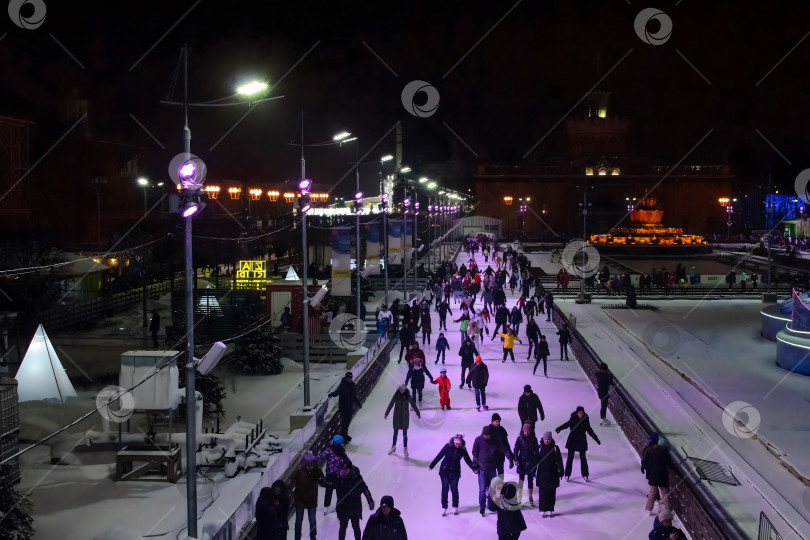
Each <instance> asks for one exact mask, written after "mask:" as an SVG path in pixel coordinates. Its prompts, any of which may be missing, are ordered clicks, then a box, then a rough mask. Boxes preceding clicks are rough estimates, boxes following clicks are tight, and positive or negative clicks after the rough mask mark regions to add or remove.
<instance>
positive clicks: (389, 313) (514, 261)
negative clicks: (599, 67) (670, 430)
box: [256, 237, 685, 540]
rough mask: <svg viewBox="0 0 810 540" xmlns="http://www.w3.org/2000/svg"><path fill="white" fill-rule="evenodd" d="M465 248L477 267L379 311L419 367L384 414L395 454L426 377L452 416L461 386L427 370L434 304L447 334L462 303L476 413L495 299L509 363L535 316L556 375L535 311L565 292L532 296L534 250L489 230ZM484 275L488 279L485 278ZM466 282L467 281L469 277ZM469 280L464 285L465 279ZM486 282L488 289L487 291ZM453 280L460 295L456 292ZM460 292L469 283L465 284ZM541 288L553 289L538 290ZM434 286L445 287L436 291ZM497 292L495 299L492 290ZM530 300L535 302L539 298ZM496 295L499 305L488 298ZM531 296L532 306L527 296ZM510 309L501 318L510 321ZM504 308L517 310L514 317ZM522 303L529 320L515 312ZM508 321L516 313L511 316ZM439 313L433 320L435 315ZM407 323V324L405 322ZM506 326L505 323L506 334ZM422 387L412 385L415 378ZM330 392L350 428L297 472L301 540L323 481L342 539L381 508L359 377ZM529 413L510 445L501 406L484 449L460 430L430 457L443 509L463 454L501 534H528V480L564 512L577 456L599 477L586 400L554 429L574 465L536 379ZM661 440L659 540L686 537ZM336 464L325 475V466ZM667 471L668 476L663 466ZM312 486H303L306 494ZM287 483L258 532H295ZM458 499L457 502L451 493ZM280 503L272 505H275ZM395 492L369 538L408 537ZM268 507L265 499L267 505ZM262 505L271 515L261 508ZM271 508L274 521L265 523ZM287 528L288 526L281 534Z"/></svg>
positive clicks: (652, 474)
mask: <svg viewBox="0 0 810 540" xmlns="http://www.w3.org/2000/svg"><path fill="white" fill-rule="evenodd" d="M464 249H465V251H466V252H467V254H468V255H469V256H470V259H469V260H468V263H469V264H468V265H461V267H456V265H455V264H453V263H446V264H445V265H442V267H441V268H440V270H439V272H437V274H436V276H435V277H434V278H433V281H432V282H431V283H429V284H428V287H427V288H426V290H425V293H424V294H423V296H422V298H421V300H419V301H417V300H414V301H413V302H411V303H404V304H403V305H402V306H400V305H398V304H399V301H395V302H394V304H392V306H391V308H390V309H389V308H387V307H386V306H383V307H382V308H381V309H380V310H379V311H378V315H377V318H378V323H382V324H381V325H380V324H378V326H383V327H384V328H383V330H384V331H389V330H399V332H400V342H401V347H400V352H399V359H398V363H401V362H402V358H403V353H405V355H404V356H405V360H406V363H407V372H406V373H405V378H404V383H403V384H400V385H399V387H398V388H397V389H396V391H395V392H394V394H393V396H392V398H391V400H390V402H389V405H388V407H387V408H386V410H385V412H384V415H383V416H384V419H386V420H387V419H388V417H389V415H392V416H393V440H392V446H391V449H390V450H389V451H388V454H389V455H390V454H393V453H394V452H396V448H397V442H398V435H399V432H400V431H402V445H403V454H404V457H405V458H406V459H408V458H409V454H408V428H409V425H410V415H411V413H413V414H415V415H416V416H417V417H421V412H420V407H421V405H422V400H423V392H424V388H425V383H426V382H427V381H430V382H431V383H432V384H434V385H437V386H438V391H439V396H440V405H441V408H442V410H444V411H450V410H451V405H450V390H451V389H452V387H453V384H452V383H451V382H450V379H449V377H448V375H447V370H446V368H445V367H442V368H441V370H440V372H439V376H438V377H435V378H434V376H433V375H432V374H431V373H430V371H429V369H428V366H427V359H426V356H425V350H426V349H429V348H430V345H431V338H430V334H431V323H430V310H431V307H433V308H434V309H435V311H437V312H438V314H439V318H440V330H441V329H442V328H443V329H444V330H445V331H447V325H446V317H447V315H448V314H449V315H453V314H452V309H451V307H450V306H451V304H450V302H451V299H452V302H453V305H455V306H456V309H457V310H459V313H460V317H459V318H458V319H455V320H454V322H455V323H458V324H459V330H458V331H459V332H460V333H461V337H462V339H461V341H462V344H461V347H460V349H459V351H458V355H459V357H460V359H461V377H460V384H459V388H463V387H464V385H465V384H466V386H467V388H468V389H473V390H474V396H475V402H476V409H477V411H479V412H480V411H481V408H482V407H483V409H484V410H488V409H489V407H488V406H487V403H486V388H487V386H488V385H489V368H488V366H487V364H486V362H484V360H483V358H482V357H481V354H480V353H479V347H480V346H481V344H482V341H483V339H484V332H486V334H487V335H489V333H490V332H489V324H490V323H491V318H490V316H489V315H490V314H491V311H490V310H489V309H488V308H489V306H488V304H491V307H492V310H494V312H495V324H496V327H495V329H494V330H493V332H492V337H491V338H490V341H492V340H494V339H496V338H500V339H501V340H502V342H503V350H504V354H503V359H502V362H506V360H507V358H510V359H512V360H513V362H514V351H513V348H514V341H518V342H520V343H522V341H521V340H520V338H518V337H517V336H518V332H519V328H520V326H519V325H520V324H521V323H522V322H523V318H522V315H526V317H527V319H528V322H527V326H526V338H527V341H528V343H527V345H528V354H527V358H531V357H532V350H533V351H534V352H535V356H534V358H535V359H536V362H535V365H534V370H533V373H535V374H536V371H537V367H538V366H539V363H540V362H541V361H542V362H543V364H544V374H545V375H546V376H547V358H548V356H549V348H548V343H547V341H546V336H544V335H542V334H541V333H540V331H539V328H538V326H537V323H536V321H535V320H534V315H535V314H545V313H546V312H547V313H548V317H549V318H548V319H547V320H550V315H551V309H552V307H553V295H552V294H551V292H550V291H543V290H542V285H541V284H539V283H538V284H537V285H538V286H537V287H536V290H535V295H530V292H531V290H530V289H531V286H532V280H531V274H530V273H529V272H528V271H525V272H524V270H528V266H529V264H528V261H526V260H525V256H523V261H522V262H521V255H520V254H518V253H517V252H516V251H514V250H513V249H512V248H511V247H509V248H508V249H507V250H506V251H505V252H503V254H502V255H503V257H501V256H499V255H498V253H499V252H498V248H497V244H494V243H493V244H489V243H488V242H487V239H486V237H483V238H481V237H478V238H468V239H467V240H466V241H465V244H464ZM479 251H481V252H482V253H484V254H485V257H486V259H489V258H492V259H493V262H495V263H496V265H497V267H498V269H497V270H493V269H492V268H491V266H490V265H488V266H487V268H486V270H485V271H484V272H480V271H479V269H478V266H477V264H476V262H475V255H476V254H477V252H479ZM510 267H511V269H512V274H511V276H515V274H518V275H520V276H521V277H520V278H518V279H517V280H516V283H515V286H512V285H511V283H510V281H511V279H512V278H511V277H507V276H508V272H507V268H510ZM482 274H483V277H482ZM465 280H466V282H465ZM454 283H458V285H454ZM507 283H509V284H510V288H512V289H514V288H516V287H517V286H518V285H519V286H520V289H521V291H520V292H521V297H520V299H519V304H520V306H518V305H516V306H515V307H513V309H512V310H511V311H509V310H507V308H506V305H505V304H506V298H505V292H504V288H505V285H506V284H507ZM476 285H478V287H476ZM481 285H483V286H484V294H482V295H481V296H482V302H483V304H484V305H483V307H482V308H481V309H479V310H478V311H476V310H475V308H474V305H475V302H476V300H477V296H478V295H479V293H480V292H481V290H480V286H481ZM448 286H449V292H448ZM458 287H460V289H459V288H458ZM537 289H540V291H541V295H540V296H539V297H537ZM429 292H431V293H433V294H429ZM487 293H489V294H487ZM527 298H529V299H530V300H527ZM487 300H489V302H487ZM520 300H522V301H523V302H520ZM499 310H500V316H499ZM504 310H506V311H505V312H504ZM516 310H517V312H518V315H520V317H518V316H513V315H512V314H513V313H514V312H515V311H516ZM504 317H506V318H504ZM425 319H427V321H425ZM400 327H401V328H400ZM419 330H421V332H422V344H423V345H425V344H426V345H427V346H426V348H425V349H422V348H420V346H419V342H418V341H417V332H418V331H419ZM497 330H503V332H498V331H497ZM557 334H558V336H559V343H560V360H568V344H569V343H570V341H571V335H570V330H569V329H568V328H567V326H566V325H563V326H562V328H560V330H559V331H557ZM435 345H436V346H435V350H436V353H437V354H436V359H435V362H434V365H435V364H438V363H439V361H440V360H441V362H442V365H443V366H444V364H445V354H446V351H447V350H448V349H449V342H448V340H447V339H446V337H445V336H444V333H443V332H440V333H439V336H438V339H437V340H436V344H435ZM611 382H612V375H611V374H610V371H609V369H608V367H607V364H604V363H603V364H602V365H601V366H600V368H599V370H598V371H597V394H598V396H599V399H600V401H601V409H600V417H601V422H600V424H601V425H603V426H606V425H610V422H609V421H608V420H607V418H606V412H607V401H608V396H609V392H610V385H611ZM409 383H410V390H409V388H408V384H409ZM329 396H330V397H337V398H338V411H339V414H340V417H341V428H340V434H339V435H335V436H334V437H333V439H332V441H331V443H330V444H329V445H328V447H327V448H326V449H325V450H324V451H323V452H322V453H321V454H319V455H317V456H316V455H313V454H312V453H308V454H307V455H305V456H304V458H303V460H302V462H301V464H300V466H299V468H298V469H297V470H296V472H295V474H294V476H293V482H294V483H295V485H296V489H295V495H294V503H295V509H296V519H295V540H300V538H301V537H302V534H303V532H304V531H303V517H304V513H305V510H306V513H307V514H308V520H309V536H310V539H311V540H315V538H316V535H317V527H316V520H315V511H316V508H317V494H318V486H324V487H326V495H325V498H324V507H325V510H324V513H327V512H329V511H330V508H331V507H330V505H331V500H332V495H333V492H337V502H336V506H335V512H336V514H337V518H338V521H339V524H340V528H339V540H344V539H345V535H346V532H347V530H348V526H349V525H351V526H352V529H353V532H354V535H355V540H360V539H361V532H360V526H359V521H360V519H362V500H361V497H365V498H366V500H367V505H368V507H369V510H371V511H373V510H374V508H375V503H374V499H373V498H372V495H371V493H370V491H369V489H368V486H367V485H366V484H365V482H364V480H363V477H362V475H361V474H360V470H359V469H358V468H357V467H356V466H354V465H353V464H352V461H351V458H350V457H349V455H348V453H347V452H346V449H345V447H344V444H345V443H348V442H350V441H351V436H349V434H348V430H349V426H350V423H351V419H352V416H353V415H354V409H355V407H354V406H355V405H357V407H358V408H359V407H360V406H361V403H360V401H359V399H358V398H357V393H356V388H355V384H354V382H353V375H352V373H351V372H347V373H346V375H345V376H344V378H343V379H342V380H341V382H340V384H339V385H338V387H337V389H336V390H335V391H334V392H332V393H330V394H329ZM516 410H517V414H518V417H519V419H520V425H521V429H520V431H519V433H518V434H517V436H516V438H515V441H514V443H513V444H510V441H509V436H508V433H507V431H506V429H505V427H503V426H502V425H501V420H502V419H501V416H500V414H498V413H494V414H492V416H491V418H490V422H489V423H488V424H486V425H485V426H484V427H483V428H482V430H481V433H480V435H478V436H476V437H475V439H474V442H473V445H472V451H471V453H470V452H468V450H467V442H466V439H465V435H464V433H455V434H453V435H452V436H451V437H450V440H449V442H448V443H447V444H445V445H443V447H442V448H441V449H439V452H438V454H437V455H436V457H435V458H434V459H433V461H432V462H431V463H430V465H429V466H428V468H429V469H430V470H433V469H434V468H435V467H436V465H437V464H439V463H441V465H440V467H439V477H440V480H441V495H440V504H441V508H442V515H443V516H445V515H447V513H448V508H449V503H451V502H452V507H453V513H454V514H458V512H459V510H458V508H459V498H460V496H459V491H458V483H459V479H460V477H461V471H462V467H461V461H462V460H464V462H465V464H466V466H467V468H468V469H470V470H471V471H472V472H473V473H474V474H475V475H476V476H477V477H478V503H479V510H480V513H481V515H482V517H483V516H485V515H486V510H487V509H489V511H490V512H491V513H497V516H498V517H497V519H498V522H497V532H498V537H499V538H503V539H507V538H510V539H511V538H515V539H516V538H518V537H519V536H520V534H521V532H522V531H523V530H525V529H526V528H527V527H526V523H525V520H524V518H523V516H522V513H521V512H522V508H523V505H522V503H521V501H520V500H519V498H520V496H519V494H520V493H521V491H522V488H523V486H524V485H526V486H527V487H528V503H529V506H530V507H534V503H535V501H534V488H535V487H537V508H538V510H539V511H540V512H542V514H543V517H544V518H545V517H554V516H555V515H559V514H557V513H555V506H556V492H557V490H558V489H559V488H560V485H561V481H562V479H563V478H565V479H566V480H567V481H570V478H571V475H572V473H573V461H574V457H575V455H576V454H577V453H578V454H579V456H580V474H581V476H582V478H583V479H584V480H585V482H588V481H589V476H590V471H589V467H588V462H587V451H588V444H587V436H590V438H591V439H593V441H594V442H596V443H597V444H599V445H601V441H600V439H599V437H598V436H597V434H596V433H595V432H594V430H593V428H592V427H591V424H590V418H589V416H588V414H587V413H586V412H585V408H584V407H583V406H577V407H576V409H575V410H574V411H573V412H572V413H571V414H570V417H569V418H568V419H567V421H565V422H564V423H562V424H561V425H559V426H558V427H557V428H556V429H555V430H554V432H555V433H556V434H559V433H561V432H562V431H564V430H569V434H568V437H567V440H566V444H565V448H566V454H567V456H566V457H567V459H566V461H565V464H563V459H562V451H561V450H560V447H559V446H558V445H557V443H556V441H555V439H554V436H553V434H552V432H551V431H545V432H543V433H542V435H541V437H540V438H539V439H538V437H537V435H536V433H535V425H536V423H537V422H538V418H539V421H541V422H542V421H545V413H544V410H543V406H542V403H541V401H540V397H539V396H538V395H537V394H536V393H534V392H533V391H532V388H531V385H528V384H527V385H525V386H524V388H523V393H522V394H521V395H520V396H519V397H518V400H517V407H516ZM650 441H651V442H650V445H649V446H648V447H647V448H645V449H644V453H643V455H642V462H641V470H642V473H645V475H646V477H647V480H648V483H649V486H650V491H649V495H648V498H647V506H646V508H645V515H646V513H647V512H649V513H650V514H651V515H652V514H653V512H652V510H653V508H654V505H655V503H656V502H658V504H659V511H658V512H657V513H654V514H655V515H656V518H655V521H654V528H653V531H651V532H650V534H649V538H650V539H651V540H652V539H658V538H661V539H664V538H668V539H671V540H678V539H682V538H685V536H683V533H682V532H681V531H680V530H678V529H677V528H675V527H674V526H673V525H672V518H673V515H672V511H671V507H670V506H669V501H668V468H672V467H673V465H672V462H671V459H670V458H669V453H668V447H667V445H666V441H665V440H663V438H659V437H658V436H657V434H652V435H651V436H650ZM507 461H508V463H509V468H510V469H513V468H515V466H517V469H516V473H517V475H518V478H519V483H517V484H516V483H514V482H504V480H503V475H504V469H505V464H506V462H507ZM323 465H325V474H324V472H323V471H322V470H321V466H323ZM662 467H663V472H662ZM299 492H300V493H299ZM285 496H286V488H285V487H284V485H283V483H282V482H276V483H275V484H273V487H272V488H265V489H264V490H262V496H261V497H260V499H259V501H258V502H257V507H256V515H257V523H259V524H260V528H261V523H262V521H264V522H265V529H266V530H268V531H272V532H271V533H270V534H269V535H267V536H261V534H260V535H259V536H258V538H273V539H275V538H286V537H287V530H286V529H287V523H286V512H285V511H283V509H286V508H289V500H288V499H287V500H286V506H284V504H285V499H284V497H285ZM449 496H450V497H449ZM268 500H269V501H271V502H269V503H268V502H267V501H268ZM393 502H394V501H393V497H392V496H390V495H386V496H384V497H382V498H381V500H380V507H379V509H378V510H377V511H376V512H374V513H373V514H372V516H371V517H370V518H369V520H368V521H367V523H366V527H365V529H364V531H363V532H362V539H363V540H377V539H380V540H382V539H400V538H402V539H405V538H407V535H406V532H405V524H404V521H403V518H402V515H401V512H400V511H399V510H397V509H396V508H394V504H393ZM260 503H261V504H260ZM268 504H269V507H270V508H271V509H275V510H276V511H277V512H278V515H279V519H278V523H279V526H278V529H277V528H276V527H275V526H274V525H272V524H268V523H269V522H272V521H274V520H268V518H267V516H266V514H267V508H268ZM260 510H261V512H260ZM260 513H261V514H263V515H264V519H260ZM276 530H278V532H277V533H276Z"/></svg>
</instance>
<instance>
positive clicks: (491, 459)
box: [472, 425, 514, 516]
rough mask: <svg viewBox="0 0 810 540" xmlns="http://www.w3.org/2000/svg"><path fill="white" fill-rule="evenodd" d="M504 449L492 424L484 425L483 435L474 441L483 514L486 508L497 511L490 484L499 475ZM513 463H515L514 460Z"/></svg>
mask: <svg viewBox="0 0 810 540" xmlns="http://www.w3.org/2000/svg"><path fill="white" fill-rule="evenodd" d="M503 450H504V449H503V447H502V446H501V444H500V441H498V440H497V439H495V438H493V437H492V426H490V425H487V426H484V428H483V429H482V430H481V435H479V436H478V437H476V438H475V442H474V443H473V450H472V456H473V467H474V468H475V469H478V508H479V511H480V512H481V515H482V516H483V515H484V513H485V510H486V508H489V509H490V511H492V512H496V511H497V508H496V507H495V505H494V504H493V503H492V499H490V498H489V486H490V482H492V479H493V478H495V477H497V476H498V464H499V463H501V462H502V461H503V455H504V452H503ZM510 453H511V450H510ZM511 464H512V465H514V462H512V463H511ZM510 468H511V467H510Z"/></svg>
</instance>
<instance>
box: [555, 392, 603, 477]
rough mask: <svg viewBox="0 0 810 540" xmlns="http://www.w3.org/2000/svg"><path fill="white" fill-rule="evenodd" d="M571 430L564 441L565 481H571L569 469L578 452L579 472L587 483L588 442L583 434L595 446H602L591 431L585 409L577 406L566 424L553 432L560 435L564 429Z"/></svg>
mask: <svg viewBox="0 0 810 540" xmlns="http://www.w3.org/2000/svg"><path fill="white" fill-rule="evenodd" d="M569 428H570V429H571V431H570V433H569V434H568V440H567V441H565V448H566V449H568V457H567V458H566V460H565V479H566V480H569V481H570V480H571V469H572V467H573V465H574V453H575V452H579V461H580V471H581V472H582V477H583V478H584V479H585V481H586V482H587V481H588V476H589V471H588V458H587V456H586V455H585V453H586V452H587V451H588V440H587V439H586V437H585V434H586V433H587V434H588V435H590V436H591V438H592V439H593V440H595V441H596V444H600V445H601V444H602V442H601V441H600V440H599V437H597V436H596V433H594V432H593V429H591V421H590V420H589V418H588V414H587V413H586V412H585V407H582V406H579V407H577V410H576V411H574V412H572V413H571V418H569V419H568V422H566V423H564V424H563V425H561V426H560V427H558V428H557V429H556V430H555V431H556V432H557V433H560V431H562V430H564V429H569Z"/></svg>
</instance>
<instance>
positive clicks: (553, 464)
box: [537, 431, 564, 517]
mask: <svg viewBox="0 0 810 540" xmlns="http://www.w3.org/2000/svg"><path fill="white" fill-rule="evenodd" d="M563 473H564V469H563V462H562V453H561V452H560V447H559V446H557V443H555V442H554V438H553V437H552V436H551V432H550V431H546V432H545V433H543V438H542V439H541V440H540V454H539V458H538V463H537V503H538V507H539V510H540V511H541V512H543V517H554V505H555V503H556V502H557V488H558V487H560V480H562V477H563Z"/></svg>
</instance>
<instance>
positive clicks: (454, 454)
mask: <svg viewBox="0 0 810 540" xmlns="http://www.w3.org/2000/svg"><path fill="white" fill-rule="evenodd" d="M462 459H463V460H464V462H465V463H466V464H467V466H468V467H469V468H470V470H471V471H472V472H474V473H475V474H476V475H477V474H478V469H476V468H475V467H473V464H472V461H470V455H469V454H468V453H467V445H466V443H465V442H464V434H463V433H459V434H457V435H454V436H453V437H452V438H451V439H450V442H448V443H447V444H445V445H444V447H443V448H442V449H441V450H440V451H439V453H438V454H437V455H436V457H435V458H433V461H431V462H430V465H429V466H428V469H430V470H431V471H432V470H433V468H434V467H435V466H436V464H437V463H439V461H441V462H442V464H441V467H439V478H441V480H442V498H441V503H442V516H446V515H447V492H448V491H450V492H451V493H452V495H453V513H454V514H455V515H458V481H459V479H460V478H461V460H462Z"/></svg>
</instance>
